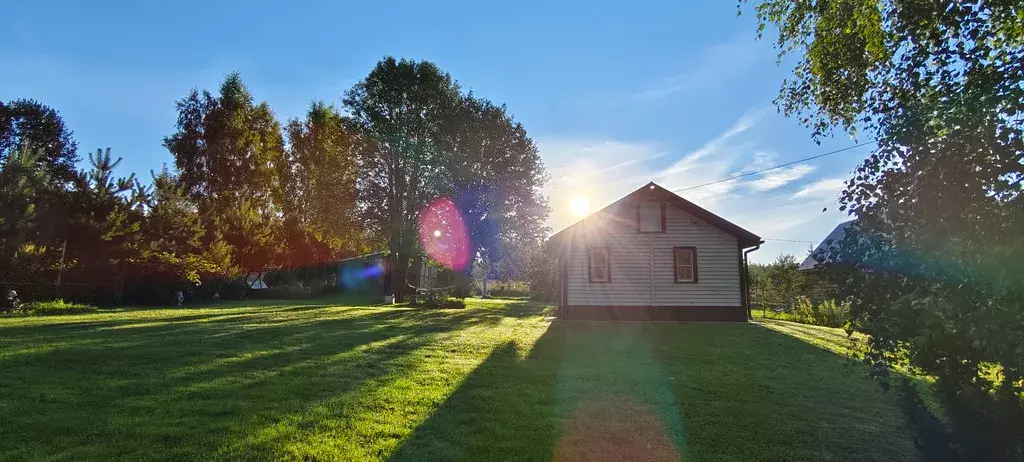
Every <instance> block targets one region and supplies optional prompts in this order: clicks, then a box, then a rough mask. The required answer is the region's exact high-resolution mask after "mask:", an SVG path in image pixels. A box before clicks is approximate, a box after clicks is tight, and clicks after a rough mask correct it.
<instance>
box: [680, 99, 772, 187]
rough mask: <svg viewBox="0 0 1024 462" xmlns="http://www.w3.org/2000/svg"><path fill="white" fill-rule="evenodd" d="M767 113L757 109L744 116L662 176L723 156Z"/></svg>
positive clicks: (683, 170)
mask: <svg viewBox="0 0 1024 462" xmlns="http://www.w3.org/2000/svg"><path fill="white" fill-rule="evenodd" d="M767 113H768V111H767V110H765V109H756V110H753V111H750V112H748V113H746V114H744V115H743V116H741V117H740V118H739V119H737V120H736V122H733V124H732V125H731V126H729V128H727V129H726V130H725V131H723V132H722V133H721V134H719V135H718V136H716V137H714V138H712V139H711V140H709V141H707V142H706V143H704V144H703V145H701V147H700V148H698V149H697V150H696V151H693V152H691V153H689V154H687V155H686V156H684V157H683V158H682V159H679V160H678V161H676V163H675V164H673V165H672V166H671V167H669V168H668V169H666V170H665V171H663V172H661V175H660V176H662V177H667V176H669V175H672V174H673V173H680V172H685V171H687V170H690V169H692V168H693V167H694V166H695V165H696V164H697V161H699V160H701V159H703V158H706V157H708V156H711V155H712V154H722V151H723V150H725V149H726V148H727V146H728V143H729V141H730V139H731V138H734V137H735V136H737V135H739V134H741V133H743V132H745V131H747V130H750V129H751V128H753V127H754V126H755V125H757V123H758V122H760V121H761V119H763V118H764V116H765V114H767Z"/></svg>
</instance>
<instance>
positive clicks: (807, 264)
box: [796, 220, 857, 271]
mask: <svg viewBox="0 0 1024 462" xmlns="http://www.w3.org/2000/svg"><path fill="white" fill-rule="evenodd" d="M854 221H857V220H850V221H844V222H842V223H839V224H838V225H836V228H835V229H833V230H832V232H831V233H828V236H826V237H825V240H823V241H821V243H820V244H818V246H817V247H815V248H814V250H812V251H811V254H810V255H808V256H807V258H805V259H804V261H803V262H802V263H800V266H798V267H797V268H796V269H797V271H809V270H812V269H814V268H815V267H816V266H818V263H820V262H819V261H818V260H817V259H815V258H814V256H815V255H821V253H822V252H824V251H825V250H826V249H829V248H831V247H833V246H836V245H838V243H839V241H841V240H843V236H845V235H846V228H848V227H849V226H850V224H851V223H853V222H854Z"/></svg>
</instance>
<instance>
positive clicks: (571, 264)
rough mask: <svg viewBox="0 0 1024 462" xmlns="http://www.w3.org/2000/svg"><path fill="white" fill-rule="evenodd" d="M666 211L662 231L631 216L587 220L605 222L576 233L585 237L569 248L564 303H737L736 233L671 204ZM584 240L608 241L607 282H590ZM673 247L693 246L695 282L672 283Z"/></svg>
mask: <svg viewBox="0 0 1024 462" xmlns="http://www.w3.org/2000/svg"><path fill="white" fill-rule="evenodd" d="M634 213H635V212H634ZM665 213H666V217H665V218H666V220H665V228H666V229H665V233H639V232H637V229H636V222H635V220H633V221H630V220H614V219H602V217H591V218H589V219H588V221H593V222H595V223H601V222H603V223H604V225H603V226H602V229H601V230H600V231H597V230H593V232H583V233H579V234H578V235H579V236H586V238H585V239H579V240H578V241H577V242H576V243H575V245H573V246H572V247H571V250H570V254H569V259H568V263H567V268H566V269H567V271H566V275H567V279H568V280H567V285H568V291H567V295H568V304H569V305H570V306H572V305H591V306H651V305H654V306H680V305H683V306H740V304H741V299H740V268H739V255H738V253H737V252H738V249H737V240H736V238H735V237H734V236H732V235H730V234H728V233H726V232H724V231H722V230H720V229H718V228H716V227H714V226H712V225H709V224H707V223H705V222H703V221H701V220H699V219H697V218H695V217H694V216H692V215H690V214H688V213H686V212H684V211H682V210H680V209H678V208H676V207H674V206H672V205H671V204H668V205H666V207H665ZM625 216H628V213H627V214H625ZM634 216H635V215H634ZM585 225H587V224H584V226H585ZM587 245H607V246H608V247H609V248H610V251H611V282H607V283H597V282H595V283H591V282H589V280H588V277H587V271H588V269H587V250H586V246H587ZM652 245H653V250H654V252H653V260H654V268H653V270H654V271H653V273H654V283H653V297H652V284H651V272H652V271H651V257H652V255H651V254H652V252H651V246H652ZM673 247H696V248H697V282H696V283H676V282H675V280H674V277H673V271H674V268H673V258H672V248H673Z"/></svg>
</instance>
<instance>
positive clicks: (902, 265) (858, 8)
mask: <svg viewBox="0 0 1024 462" xmlns="http://www.w3.org/2000/svg"><path fill="white" fill-rule="evenodd" d="M754 3H755V6H754V11H756V13H757V16H758V19H759V20H760V23H761V24H760V28H761V29H763V28H764V27H765V25H766V24H775V25H776V26H777V27H778V30H779V36H778V40H777V47H778V48H779V50H780V55H785V54H789V53H796V54H798V55H799V56H798V62H797V65H796V68H795V70H794V73H793V76H792V78H791V79H789V80H787V81H786V82H785V83H784V84H783V86H782V91H781V93H780V96H779V99H778V100H777V104H778V106H779V108H780V109H781V110H782V111H783V112H784V113H786V114H787V115H794V116H797V117H798V118H800V120H801V121H802V122H803V123H805V124H807V125H808V126H810V127H811V128H813V129H814V135H815V137H816V138H819V137H821V136H825V135H828V134H829V133H831V132H832V130H834V129H839V130H845V131H848V132H850V133H851V134H855V133H868V134H869V135H870V136H871V137H873V138H875V139H877V141H878V147H877V149H876V150H875V151H874V152H873V153H872V154H871V155H870V156H869V157H868V158H867V159H866V160H865V161H864V162H863V163H862V164H861V165H860V166H859V167H858V169H857V171H856V172H855V176H854V177H853V178H851V179H850V180H849V182H848V183H847V188H846V190H845V191H844V192H843V194H842V196H841V199H840V201H841V204H842V209H843V210H847V211H849V212H850V213H851V214H853V215H856V216H857V217H858V220H857V222H856V224H855V225H853V226H852V227H851V229H850V230H849V231H848V232H847V233H846V235H845V237H844V238H843V239H842V241H841V242H840V243H838V245H837V246H836V247H837V250H836V251H831V252H826V253H827V255H823V256H822V257H823V258H824V260H819V261H825V262H826V263H827V264H828V263H833V264H842V265H843V266H844V268H846V270H835V271H832V272H831V274H832V275H833V276H834V278H835V281H834V282H835V283H836V284H837V286H838V287H840V290H841V291H843V292H845V294H843V295H849V296H850V297H851V299H852V311H851V314H852V316H853V323H854V327H855V328H856V329H858V330H861V331H863V332H865V333H867V334H869V336H870V347H871V351H870V352H869V354H868V356H867V359H868V360H869V361H872V362H877V364H887V363H892V362H895V361H901V360H905V361H908V362H909V363H910V364H911V365H912V366H914V367H917V368H919V369H920V370H921V371H923V372H924V373H927V374H930V375H933V376H935V377H936V378H937V382H936V385H937V387H938V389H939V390H940V392H941V393H940V394H941V396H943V397H944V401H945V404H946V407H947V409H948V410H949V414H950V423H951V427H952V430H953V432H954V434H955V435H956V437H957V439H958V440H959V443H960V446H959V449H957V450H956V451H954V452H959V454H958V455H960V456H966V457H969V458H973V459H976V460H1002V459H1022V458H1024V433H1022V432H1020V431H1019V430H1020V428H1024V411H1022V405H1024V403H1022V401H1024V398H1022V396H1024V390H1022V387H1024V384H1022V377H1024V375H1022V374H1024V350H1022V349H1021V348H1020V345H1021V344H1022V342H1024V263H1022V262H1024V239H1021V238H1022V233H1021V229H1024V206H1022V205H1024V204H1022V201H1024V199H1022V198H1021V195H1022V194H1021V193H1022V189H1021V181H1022V180H1024V129H1022V125H1024V124H1022V123H1021V122H1022V118H1024V115H1022V114H1024V108H1022V105H1024V64H1022V63H1024V7H1022V5H1021V3H1020V2H1017V1H1012V2H1011V1H1000V0H980V1H975V2H952V3H950V2H916V1H907V0H861V1H851V0H821V1H798V2H792V1H788V0H759V1H755V2H754ZM876 370H882V371H884V370H885V369H884V368H881V369H879V368H876Z"/></svg>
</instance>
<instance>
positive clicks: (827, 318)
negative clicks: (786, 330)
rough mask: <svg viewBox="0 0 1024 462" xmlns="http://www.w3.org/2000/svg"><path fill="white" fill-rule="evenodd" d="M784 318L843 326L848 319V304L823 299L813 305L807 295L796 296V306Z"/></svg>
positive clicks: (822, 324) (805, 322)
mask: <svg viewBox="0 0 1024 462" xmlns="http://www.w3.org/2000/svg"><path fill="white" fill-rule="evenodd" d="M784 319H786V320H787V321H794V322H800V323H804V324H813V325H815V326H825V327H843V325H845V324H846V322H847V321H848V320H849V319H850V304H849V303H847V302H840V303H836V301H835V300H824V301H822V302H821V303H819V304H817V305H814V304H813V303H811V301H810V299H808V298H807V297H798V298H797V303H796V308H793V311H792V312H791V313H789V315H788V316H786V317H784Z"/></svg>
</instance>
